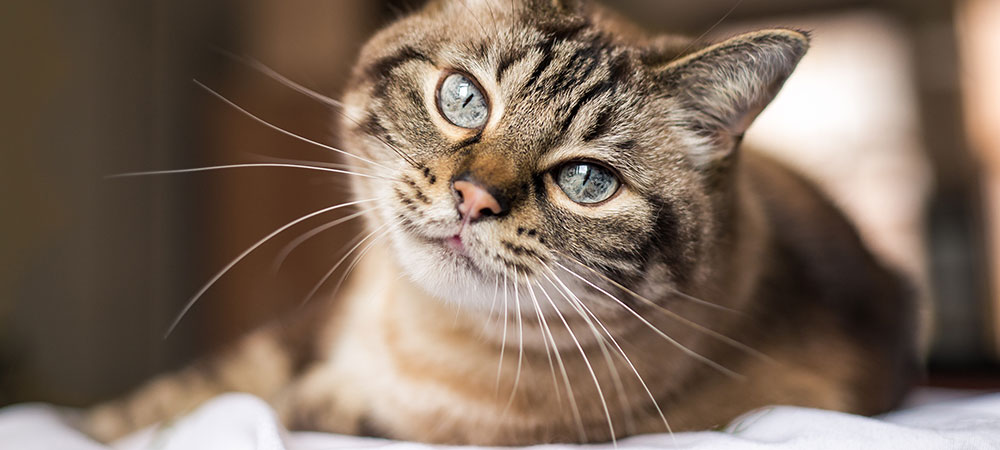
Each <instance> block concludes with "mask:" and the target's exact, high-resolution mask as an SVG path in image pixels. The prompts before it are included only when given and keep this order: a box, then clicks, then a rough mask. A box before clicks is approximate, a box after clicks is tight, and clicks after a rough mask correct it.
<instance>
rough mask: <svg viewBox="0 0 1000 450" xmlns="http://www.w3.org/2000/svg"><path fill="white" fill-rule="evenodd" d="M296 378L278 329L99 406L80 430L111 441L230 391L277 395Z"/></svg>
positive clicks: (259, 333) (88, 413)
mask: <svg viewBox="0 0 1000 450" xmlns="http://www.w3.org/2000/svg"><path fill="white" fill-rule="evenodd" d="M293 376H294V374H293V371H292V361H291V357H290V355H289V352H288V351H287V348H286V346H285V345H283V342H282V340H281V339H280V336H278V334H277V333H274V332H273V329H263V330H260V331H257V332H255V333H253V334H251V335H249V336H247V337H245V338H243V339H242V340H241V341H240V342H239V343H238V345H236V346H235V347H233V348H231V349H230V350H229V351H226V352H223V353H220V354H218V355H216V356H215V357H212V358H208V359H205V360H203V361H200V362H198V363H196V364H193V365H191V366H189V367H187V368H185V369H182V370H180V371H178V372H175V373H169V374H165V375H161V376H159V377H157V378H155V379H153V380H152V381H150V382H148V383H146V384H145V385H143V386H140V387H139V388H138V389H137V390H135V391H134V392H132V393H131V394H129V395H127V396H125V397H122V398H120V399H117V400H113V401H110V402H107V403H103V404H100V405H97V406H95V407H94V408H92V409H90V410H88V411H86V412H85V413H84V414H83V416H82V417H81V418H80V419H79V427H80V428H81V430H83V431H84V432H85V433H87V434H89V435H90V436H92V437H94V438H95V439H97V440H99V441H102V442H110V441H112V440H115V439H117V438H120V437H122V436H125V435H127V434H129V433H132V432H134V431H136V430H139V429H142V428H145V427H147V426H150V425H154V424H157V423H162V422H167V421H170V420H173V419H175V418H177V417H179V416H181V415H183V414H185V413H188V412H190V411H192V410H193V409H194V408H196V407H197V406H198V405H200V404H201V403H203V402H205V401H206V400H209V399H211V398H212V397H215V396H217V395H219V394H222V393H225V392H247V393H251V394H254V395H257V396H260V397H263V398H270V397H273V396H274V394H275V393H276V392H278V391H280V390H281V389H282V388H284V387H285V386H287V385H288V384H289V382H290V380H291V378H292V377H293Z"/></svg>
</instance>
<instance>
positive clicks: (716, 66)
mask: <svg viewBox="0 0 1000 450" xmlns="http://www.w3.org/2000/svg"><path fill="white" fill-rule="evenodd" d="M808 48H809V35H808V34H807V33H805V32H802V31H796V30H791V29H770V30H762V31H756V32H752V33H746V34H742V35H739V36H736V37H733V38H731V39H728V40H725V41H723V42H720V43H718V44H714V45H710V46H708V47H705V48H703V49H700V50H698V51H695V52H693V53H690V54H687V55H684V56H681V57H679V58H676V59H673V60H672V61H669V62H665V63H661V64H659V65H655V66H654V73H656V75H657V77H658V79H659V80H660V81H661V83H662V85H663V86H664V88H665V89H666V90H667V94H668V95H670V96H672V97H674V98H676V99H677V100H679V101H680V102H681V106H682V108H684V110H685V112H687V113H688V116H689V117H688V119H687V120H686V121H685V123H686V124H687V125H689V126H690V127H691V129H692V130H694V131H695V132H697V133H698V135H699V136H702V137H704V138H707V139H708V142H707V143H706V145H707V146H708V148H705V146H702V148H698V149H693V151H696V152H698V153H699V154H696V155H693V156H694V157H695V159H696V160H697V162H703V161H704V160H706V159H707V160H717V159H719V158H720V157H724V156H726V155H728V154H729V153H730V152H732V151H733V150H735V148H736V147H737V146H738V145H739V142H740V140H741V139H742V137H743V133H744V132H746V129H747V127H749V126H750V123H751V122H753V120H754V119H755V118H756V117H757V115H758V114H760V112H761V111H762V110H763V109H764V107H766V106H767V105H768V103H770V102H771V100H772V99H774V96H775V95H777V93H778V91H779V90H780V89H781V86H782V85H783V84H784V83H785V80H786V79H788V76H789V75H791V73H792V71H793V70H794V69H795V66H796V65H797V64H798V62H799V60H800V59H802V56H803V55H805V53H806V50H807V49H808Z"/></svg>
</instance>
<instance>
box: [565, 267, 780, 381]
mask: <svg viewBox="0 0 1000 450" xmlns="http://www.w3.org/2000/svg"><path fill="white" fill-rule="evenodd" d="M563 256H564V257H566V258H567V259H569V260H570V261H572V262H574V263H576V264H577V265H578V266H580V267H583V268H584V269H587V270H588V271H590V272H591V273H593V274H595V275H597V276H599V277H601V278H603V279H604V280H606V281H608V282H609V283H611V284H613V285H615V286H616V287H618V288H619V289H621V290H623V291H625V293H627V294H629V295H631V296H632V297H634V298H636V299H638V300H640V301H642V302H643V303H645V304H647V305H649V306H652V307H653V308H656V309H657V310H659V311H660V312H662V313H664V314H666V315H668V316H670V317H671V318H673V319H675V320H677V321H679V322H682V323H684V324H685V325H688V326H690V327H692V328H694V329H696V330H698V331H701V332H702V333H705V334H707V335H709V336H712V337H713V338H715V339H718V340H720V341H722V342H724V343H726V344H729V345H730V346H732V347H735V348H737V349H740V350H743V351H744V352H747V353H749V354H751V355H753V356H755V357H757V358H760V359H762V360H765V361H772V362H773V361H774V360H773V359H772V358H771V357H770V356H767V355H765V354H764V353H761V352H760V351H758V350H756V349H754V348H753V347H750V346H748V345H746V344H744V343H742V342H740V341H737V340H735V339H733V338H731V337H729V336H726V335H724V334H722V333H719V332H718V331H715V330H713V329H711V328H708V327H706V326H704V325H701V324H699V323H697V322H695V321H693V320H691V319H688V318H686V317H684V316H682V315H680V314H677V313H676V312H673V311H671V310H670V309H668V308H666V307H664V306H662V305H660V304H658V303H656V302H654V301H652V300H650V299H648V298H646V297H644V296H642V295H639V294H638V293H636V292H635V291H633V290H631V289H629V288H627V287H625V286H623V285H622V284H621V283H619V282H617V281H615V280H613V279H611V277H608V276H607V275H605V274H603V273H601V272H599V271H597V270H596V269H594V268H592V267H589V266H587V265H585V264H583V263H581V262H580V261H577V260H576V259H574V258H570V257H568V256H567V255H563ZM678 292H679V291H678ZM709 304H710V305H714V303H709ZM719 307H720V308H724V307H722V306H719ZM726 309H727V310H729V309H728V308H726ZM730 311H732V310H730ZM736 312H738V311H736ZM738 313H739V312H738Z"/></svg>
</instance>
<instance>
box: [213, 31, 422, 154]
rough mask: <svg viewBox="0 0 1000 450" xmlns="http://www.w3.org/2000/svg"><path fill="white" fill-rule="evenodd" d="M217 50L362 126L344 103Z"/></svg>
mask: <svg viewBox="0 0 1000 450" xmlns="http://www.w3.org/2000/svg"><path fill="white" fill-rule="evenodd" d="M215 50H216V51H217V52H219V53H221V54H222V55H224V56H226V57H228V58H230V59H233V60H235V61H236V62H239V63H242V64H244V65H246V66H248V67H250V68H251V69H253V70H256V71H257V72H259V73H261V74H263V75H265V76H267V77H269V78H271V79H272V80H274V81H277V82H278V83H281V84H283V85H285V86H286V87H288V88H291V89H292V90H294V91H296V92H299V93H301V94H303V95H305V96H307V97H309V98H312V99H314V100H317V101H319V102H320V103H323V104H325V105H327V106H331V107H333V110H334V111H335V112H337V114H340V115H341V116H343V117H344V118H345V119H347V120H350V121H351V122H354V124H355V125H359V126H360V124H359V123H358V121H356V120H354V118H352V117H351V116H349V115H347V113H346V112H344V103H343V102H340V101H338V100H336V99H333V98H331V97H329V96H326V95H323V94H320V93H319V92H316V91H315V90H312V89H309V88H307V87H305V86H303V85H302V84H300V83H297V82H295V81H292V80H291V79H290V78H288V77H286V76H284V75H282V74H280V73H279V72H278V71H276V70H274V69H272V68H271V67H269V66H267V65H266V64H264V63H262V62H260V61H258V60H256V59H253V58H250V57H246V56H240V55H236V54H234V53H232V52H229V51H228V50H224V49H221V48H216V49H215ZM196 82H197V81H196ZM199 84H201V83H199ZM227 103H228V102H227ZM373 137H374V138H375V139H378V140H379V141H381V142H382V143H383V144H385V145H386V146H387V147H389V148H390V149H391V150H392V151H393V152H395V153H396V154H397V155H399V156H400V157H401V158H403V159H404V160H405V161H406V162H407V163H409V164H410V165H412V166H413V167H418V166H419V164H418V163H417V162H416V161H414V160H413V158H412V157H411V156H410V155H408V154H406V152H403V151H402V150H400V149H399V148H397V147H395V146H392V145H390V144H389V143H388V142H386V141H385V140H383V139H382V138H380V137H378V136H373Z"/></svg>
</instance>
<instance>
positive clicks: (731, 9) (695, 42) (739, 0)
mask: <svg viewBox="0 0 1000 450" xmlns="http://www.w3.org/2000/svg"><path fill="white" fill-rule="evenodd" d="M741 4H743V0H736V3H734V4H733V6H731V7H729V9H728V10H727V11H726V12H725V13H724V14H723V15H722V17H720V18H719V20H717V21H715V23H714V24H712V26H710V27H708V29H707V30H705V32H704V33H701V35H699V36H698V37H697V38H695V39H694V40H692V41H691V42H690V43H688V45H687V47H684V50H683V51H681V52H680V53H679V54H680V55H684V54H686V53H687V52H688V50H691V49H692V48H694V46H695V45H698V43H699V42H701V40H702V39H705V36H708V34H709V33H711V32H712V31H714V30H715V29H716V28H718V27H719V25H722V22H724V21H725V20H726V19H728V18H729V16H731V15H732V14H733V12H735V11H736V8H739V6H740V5H741Z"/></svg>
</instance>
